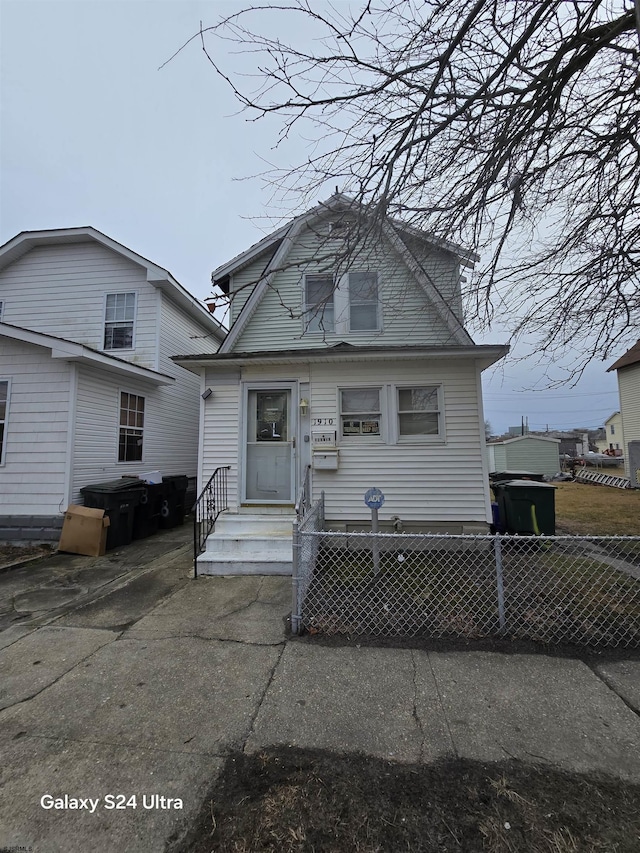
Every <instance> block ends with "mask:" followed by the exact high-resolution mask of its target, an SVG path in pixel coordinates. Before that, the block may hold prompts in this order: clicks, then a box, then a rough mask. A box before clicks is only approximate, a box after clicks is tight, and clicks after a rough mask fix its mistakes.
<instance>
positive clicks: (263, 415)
mask: <svg viewBox="0 0 640 853" xmlns="http://www.w3.org/2000/svg"><path fill="white" fill-rule="evenodd" d="M291 398H292V394H291V389H290V388H264V389H262V388H260V389H257V388H254V389H251V388H250V389H249V390H248V391H247V398H246V400H247V405H246V424H247V433H246V447H247V453H246V464H245V490H244V492H245V494H244V499H245V501H246V502H248V503H293V501H294V497H293V470H294V447H295V439H294V436H293V417H292V411H291Z"/></svg>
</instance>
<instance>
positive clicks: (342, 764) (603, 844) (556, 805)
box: [169, 747, 640, 853]
mask: <svg viewBox="0 0 640 853" xmlns="http://www.w3.org/2000/svg"><path fill="white" fill-rule="evenodd" d="M169 849H171V850H172V853H211V852H212V851H215V853H262V852H263V851H264V853H267V851H268V853H351V851H355V853H399V851H408V853H417V851H421V853H422V851H424V853H454V851H455V853H459V851H464V853H637V851H638V850H640V786H639V785H632V784H629V783H624V782H621V781H620V780H617V779H612V778H609V777H604V776H594V775H591V776H588V775H581V774H573V773H565V772H562V771H560V770H556V769H554V768H551V767H547V766H540V765H529V764H523V763H521V762H516V761H508V762H500V763H496V764H482V763H480V762H474V761H468V760H463V759H453V758H452V759H447V760H442V761H440V762H437V763H435V764H431V765H426V766H425V765H399V764H393V763H391V762H387V761H382V760H379V759H375V758H369V757H365V756H361V755H351V756H343V755H334V754H331V753H327V752H322V751H310V750H300V749H293V748H286V747H282V748H277V749H276V748H274V749H269V750H266V751H264V752H261V753H259V754H256V755H245V754H244V753H241V752H237V753H234V754H232V755H230V756H229V757H228V759H227V761H226V764H225V766H224V769H223V772H222V774H221V776H220V778H219V779H218V781H217V782H216V783H215V784H214V786H213V788H212V789H211V791H210V793H209V796H208V797H207V798H206V801H205V803H204V805H203V808H202V811H201V814H200V816H199V818H198V820H197V822H196V823H195V825H194V826H193V827H192V829H191V831H190V833H189V835H188V837H187V838H186V839H183V840H182V842H181V843H179V844H178V845H177V846H174V847H170V848H169Z"/></svg>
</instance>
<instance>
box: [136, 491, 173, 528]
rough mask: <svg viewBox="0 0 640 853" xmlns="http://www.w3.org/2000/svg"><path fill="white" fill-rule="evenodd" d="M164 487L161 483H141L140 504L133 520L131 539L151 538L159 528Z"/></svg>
mask: <svg viewBox="0 0 640 853" xmlns="http://www.w3.org/2000/svg"><path fill="white" fill-rule="evenodd" d="M165 492H166V486H165V484H164V482H162V483H144V482H143V483H142V494H141V497H140V503H139V504H138V506H137V507H136V509H135V513H134V518H133V538H134V539H144V538H145V537H146V536H153V534H154V533H157V532H158V528H159V527H160V521H161V516H160V513H161V512H162V506H163V504H164V501H165Z"/></svg>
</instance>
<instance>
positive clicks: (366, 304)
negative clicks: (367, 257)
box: [348, 272, 380, 332]
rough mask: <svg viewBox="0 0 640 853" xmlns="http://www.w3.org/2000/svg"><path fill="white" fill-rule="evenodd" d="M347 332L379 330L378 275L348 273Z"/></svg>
mask: <svg viewBox="0 0 640 853" xmlns="http://www.w3.org/2000/svg"><path fill="white" fill-rule="evenodd" d="M348 282H349V331H350V332H370V331H371V332H372V331H377V330H378V329H379V328H380V306H379V303H378V273H376V272H350V273H349V276H348Z"/></svg>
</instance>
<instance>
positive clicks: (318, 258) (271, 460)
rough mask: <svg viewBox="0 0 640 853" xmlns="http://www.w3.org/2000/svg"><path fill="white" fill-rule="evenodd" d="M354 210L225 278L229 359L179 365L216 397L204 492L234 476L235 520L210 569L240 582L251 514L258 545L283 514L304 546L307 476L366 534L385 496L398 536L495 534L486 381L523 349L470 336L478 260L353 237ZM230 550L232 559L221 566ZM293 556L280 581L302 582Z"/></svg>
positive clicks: (314, 222) (336, 517) (248, 258)
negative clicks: (221, 475) (272, 518)
mask: <svg viewBox="0 0 640 853" xmlns="http://www.w3.org/2000/svg"><path fill="white" fill-rule="evenodd" d="M352 212H353V207H352V203H351V202H350V201H349V200H348V199H346V198H345V197H343V196H340V195H335V196H333V197H332V198H331V199H330V200H329V201H328V202H326V203H323V204H321V205H319V206H318V207H316V208H314V209H313V210H312V211H310V212H309V213H307V214H304V215H302V216H300V217H298V218H297V219H294V220H293V221H292V222H290V223H289V224H288V225H286V226H285V227H283V228H281V229H279V230H278V231H276V232H275V233H274V234H272V235H271V236H269V237H267V238H265V239H264V240H262V241H261V242H259V243H257V244H256V245H254V246H253V247H251V248H250V249H249V250H247V251H246V252H244V253H243V254H241V255H239V256H238V257H236V258H234V259H233V260H232V261H230V262H229V263H227V264H225V265H224V266H222V267H220V268H218V269H217V270H215V271H214V273H213V275H212V281H213V283H214V285H218V286H219V287H220V288H221V289H222V290H223V292H224V293H226V294H228V295H229V296H230V297H231V320H232V324H231V328H230V331H229V334H228V336H227V338H226V340H225V342H224V344H223V345H222V346H221V347H220V350H219V352H218V353H217V354H216V355H211V354H210V353H207V352H204V351H203V353H201V354H198V355H188V354H185V355H184V357H181V358H178V359H176V361H177V362H178V363H179V364H181V365H182V366H183V367H185V368H187V369H189V370H191V371H193V372H194V373H197V374H198V375H199V377H200V389H201V391H202V392H203V393H204V392H206V391H207V389H210V390H211V392H212V393H211V394H210V396H209V397H208V399H207V400H206V402H205V406H204V418H203V421H202V426H203V429H202V434H201V448H200V473H199V477H200V482H201V485H202V484H206V483H207V481H208V479H209V478H210V477H211V475H212V473H213V472H214V471H215V469H216V468H218V467H219V466H226V465H229V466H230V471H229V478H228V483H229V505H230V510H231V513H225V514H223V516H222V517H221V524H220V523H219V525H218V527H217V529H216V533H215V534H214V535H213V536H212V537H210V543H209V547H208V549H207V551H206V553H204V554H203V555H202V556H201V557H200V561H199V564H200V570H201V571H205V572H206V571H210V572H216V573H217V572H223V571H224V572H231V571H233V570H234V565H233V559H232V556H233V555H232V554H231V551H232V550H233V541H232V540H235V544H236V545H237V544H238V543H237V540H238V539H239V538H240V537H239V536H235V537H234V535H233V533H232V532H231V531H232V528H233V529H235V528H236V527H238V528H239V529H240V530H241V529H242V515H243V514H252V515H253V516H254V518H252V519H251V521H249V520H247V522H246V524H247V525H248V526H247V527H246V529H251V530H253V531H254V532H255V531H257V529H258V528H259V522H260V518H263V519H264V517H265V516H267V515H269V513H271V514H272V515H273V514H275V513H281V514H284V517H285V519H286V522H285V523H284V524H283V525H282V527H281V529H282V530H283V531H284V532H285V533H284V534H283V535H285V534H286V531H288V538H289V542H290V538H291V518H292V513H293V508H294V504H295V501H296V497H297V496H298V495H299V492H300V489H301V487H302V485H303V483H304V481H305V477H306V476H307V474H308V472H310V478H311V492H312V497H313V499H314V500H315V499H317V498H318V497H319V496H320V493H321V491H324V493H325V507H326V509H325V516H326V524H327V527H329V528H331V529H337V530H353V529H363V527H367V525H368V524H369V522H370V518H371V512H370V510H369V509H368V508H367V507H366V506H365V503H364V493H365V491H367V489H369V488H370V487H377V488H379V489H381V490H382V492H383V493H384V495H385V499H386V500H385V503H384V506H383V508H382V510H381V511H380V522H381V525H380V526H381V529H383V530H384V529H387V530H389V529H392V521H391V519H392V517H394V516H397V517H399V518H400V520H401V521H402V524H403V527H404V529H405V530H423V531H429V530H438V531H450V532H456V533H460V532H470V531H486V530H487V529H488V528H489V524H490V522H491V507H490V496H489V485H488V476H487V475H488V471H487V460H486V453H485V437H484V417H483V410H482V396H481V383H480V374H481V371H482V370H484V369H485V368H486V367H489V366H490V365H491V364H493V363H495V362H496V361H497V360H498V359H500V358H502V357H503V356H504V355H505V354H506V352H507V350H508V348H507V347H504V346H476V345H475V344H474V343H473V341H472V339H471V338H470V336H469V335H468V333H467V332H466V331H465V329H464V327H463V323H462V306H461V280H462V276H461V268H471V267H472V266H473V262H474V260H475V259H476V258H475V256H474V255H472V254H471V253H468V252H465V251H464V250H462V249H460V248H459V247H456V246H453V245H452V244H449V243H443V242H442V241H436V240H432V239H430V238H429V236H428V235H425V234H422V233H420V232H417V231H415V230H413V229H409V228H405V227H403V226H402V225H400V224H398V223H397V222H391V221H387V222H386V223H385V225H384V227H383V228H382V231H381V232H376V233H375V234H374V235H372V236H371V237H369V238H367V237H366V236H365V237H363V238H360V239H358V238H354V234H355V232H356V229H357V228H359V227H363V224H362V223H363V220H362V218H359V219H358V218H356V219H353V220H352V219H351V218H350V216H351V214H352ZM364 222H365V225H366V220H364ZM350 242H351V243H352V244H354V245H355V246H356V248H355V249H353V248H352V249H348V246H349V243H350ZM341 258H342V260H340V259H341ZM234 516H235V517H234ZM256 535H257V534H256ZM225 537H228V539H229V542H226V539H225ZM223 544H224V545H225V548H226V547H227V546H228V550H229V557H230V559H229V560H226V561H222V563H220V562H218V564H217V565H216V560H218V561H220V559H221V558H220V554H221V551H222V550H223V548H222V545H223ZM254 550H255V553H256V561H255V567H254V568H255V570H256V571H258V570H260V571H265V570H268V567H266V566H265V565H264V560H262V561H260V559H259V558H258V556H257V555H258V552H259V551H261V550H262V551H263V552H264V542H262V543H261V544H260V545H259V546H258V545H257V544H256V547H255V549H254ZM290 552H291V549H290V545H289V551H288V554H289V556H288V562H287V559H285V558H283V559H282V561H281V564H280V566H279V570H281V571H287V565H288V570H289V571H290V567H291V556H290ZM216 553H217V555H218V556H217V557H216ZM246 556H247V555H246V554H245V555H244V557H245V558H246ZM244 563H245V565H244V570H250V568H249V569H247V565H246V563H247V560H246V559H245V560H244ZM275 570H277V569H274V571H275Z"/></svg>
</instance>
